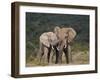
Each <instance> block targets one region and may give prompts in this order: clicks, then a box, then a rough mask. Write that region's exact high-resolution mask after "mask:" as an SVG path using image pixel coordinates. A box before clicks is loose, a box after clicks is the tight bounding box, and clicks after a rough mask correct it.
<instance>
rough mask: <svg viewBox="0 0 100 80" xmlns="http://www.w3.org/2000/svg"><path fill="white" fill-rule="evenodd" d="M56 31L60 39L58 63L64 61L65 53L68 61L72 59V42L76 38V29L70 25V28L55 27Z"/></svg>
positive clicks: (57, 54) (57, 55)
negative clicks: (63, 55)
mask: <svg viewBox="0 0 100 80" xmlns="http://www.w3.org/2000/svg"><path fill="white" fill-rule="evenodd" d="M54 32H55V34H56V36H57V39H58V41H59V42H58V45H57V49H58V52H57V53H56V57H57V58H56V63H62V54H63V52H64V53H65V57H66V63H69V62H71V61H72V55H71V46H70V43H71V42H72V41H73V40H74V38H75V36H76V31H75V30H74V29H73V28H71V27H69V28H60V27H55V29H54Z"/></svg>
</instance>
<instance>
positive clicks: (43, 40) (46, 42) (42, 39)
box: [40, 33, 50, 47]
mask: <svg viewBox="0 0 100 80" xmlns="http://www.w3.org/2000/svg"><path fill="white" fill-rule="evenodd" d="M40 43H42V44H43V45H44V46H46V47H50V42H49V39H48V36H47V33H43V34H42V35H41V36H40Z"/></svg>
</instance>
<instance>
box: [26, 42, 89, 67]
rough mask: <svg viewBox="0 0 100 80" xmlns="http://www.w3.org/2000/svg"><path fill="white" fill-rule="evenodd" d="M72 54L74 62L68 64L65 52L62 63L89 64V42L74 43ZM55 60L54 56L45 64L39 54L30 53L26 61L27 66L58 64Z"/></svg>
mask: <svg viewBox="0 0 100 80" xmlns="http://www.w3.org/2000/svg"><path fill="white" fill-rule="evenodd" d="M37 50H38V49H37ZM37 52H38V51H37ZM51 54H53V51H52V52H51ZM71 54H72V62H71V63H70V64H66V60H65V56H64V54H63V56H62V65H65V64H66V65H78V64H89V47H88V44H87V43H74V44H73V45H72V50H71ZM54 60H55V57H54V58H53V60H52V63H50V64H44V63H41V64H39V59H38V58H37V56H32V55H30V56H29V57H28V59H27V61H26V66H27V67H33V66H47V65H50V66H51V65H56V64H55V63H54ZM58 65H59V64H58ZM60 65H61V64H60Z"/></svg>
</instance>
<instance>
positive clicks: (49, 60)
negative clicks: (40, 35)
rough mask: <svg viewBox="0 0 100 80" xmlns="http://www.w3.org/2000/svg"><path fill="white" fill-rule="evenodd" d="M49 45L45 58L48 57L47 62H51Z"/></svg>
mask: <svg viewBox="0 0 100 80" xmlns="http://www.w3.org/2000/svg"><path fill="white" fill-rule="evenodd" d="M50 54H51V46H50V48H48V55H47V59H48V63H50V62H51V59H50V58H51V55H50Z"/></svg>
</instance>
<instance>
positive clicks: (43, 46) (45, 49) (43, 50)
mask: <svg viewBox="0 0 100 80" xmlns="http://www.w3.org/2000/svg"><path fill="white" fill-rule="evenodd" d="M39 41H40V49H39V57H40V61H39V63H41V62H42V60H44V61H43V63H44V64H47V63H50V61H51V58H50V54H51V49H55V50H56V52H57V51H58V50H57V47H56V46H57V44H58V42H59V41H58V38H57V36H56V34H55V33H54V32H45V33H43V34H41V36H40V38H39Z"/></svg>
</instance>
